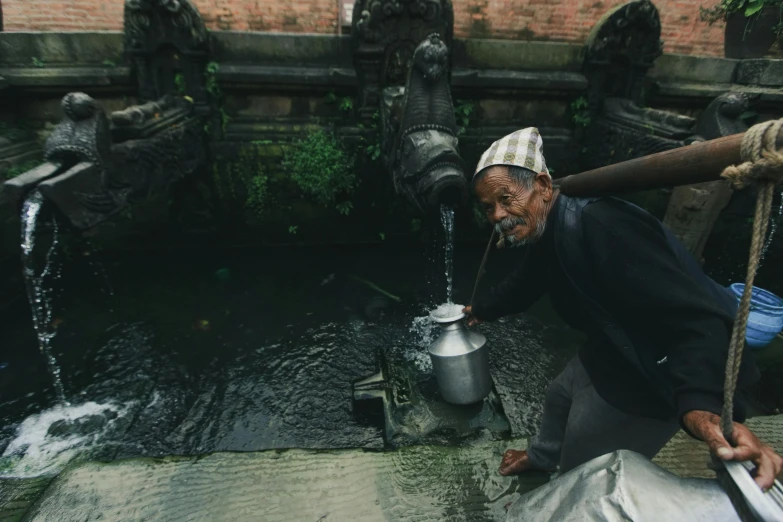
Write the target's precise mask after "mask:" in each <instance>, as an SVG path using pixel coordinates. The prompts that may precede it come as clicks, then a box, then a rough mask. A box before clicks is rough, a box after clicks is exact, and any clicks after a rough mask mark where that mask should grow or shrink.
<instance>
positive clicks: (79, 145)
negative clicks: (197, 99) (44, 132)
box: [0, 93, 205, 230]
mask: <svg viewBox="0 0 783 522" xmlns="http://www.w3.org/2000/svg"><path fill="white" fill-rule="evenodd" d="M62 110H63V119H62V121H61V122H60V123H59V124H58V125H57V126H56V127H55V129H54V131H53V132H52V134H51V135H50V136H49V138H48V139H47V140H46V144H45V146H44V158H45V160H46V162H45V163H43V164H42V165H40V166H38V167H36V168H34V169H32V170H30V171H28V172H26V173H24V174H22V175H20V176H17V177H16V178H13V179H10V180H8V181H6V182H5V183H4V184H3V185H2V186H0V203H3V202H5V203H11V204H13V205H16V206H17V208H20V207H21V204H22V202H23V200H24V198H25V197H26V196H27V195H28V194H29V193H31V192H32V191H33V190H36V189H37V190H38V191H40V193H41V194H42V195H43V196H44V197H45V198H46V199H47V200H49V201H51V202H52V203H54V205H55V207H56V208H57V209H58V210H59V211H60V212H61V213H62V214H63V215H64V216H65V217H66V218H67V220H68V221H69V222H70V223H71V224H72V225H73V226H74V227H75V228H77V229H80V230H85V229H89V228H92V227H94V226H96V225H98V224H100V223H101V222H103V221H105V220H107V219H109V218H110V217H111V216H113V215H114V214H116V213H118V212H120V211H121V210H122V209H123V208H124V207H125V206H127V205H129V204H132V203H134V202H135V201H139V200H141V199H144V198H145V197H147V196H148V195H149V194H150V193H152V192H154V191H156V190H159V189H161V188H163V187H165V186H167V185H169V184H171V183H172V182H174V181H176V180H177V179H180V178H182V177H184V176H186V175H188V174H191V173H192V172H194V171H195V170H196V169H197V168H198V167H199V166H201V165H203V164H204V162H205V156H204V144H203V143H202V141H203V139H204V136H203V134H204V133H203V121H202V119H201V118H199V117H196V116H194V114H193V107H192V104H191V102H189V101H188V100H187V99H185V98H183V97H177V96H164V97H163V98H161V99H160V100H158V101H156V102H149V103H146V104H144V105H140V106H134V107H129V108H127V109H125V110H123V111H119V112H115V113H113V114H112V115H111V122H110V120H109V118H108V117H107V116H106V113H105V112H104V111H103V109H102V108H101V107H100V105H99V104H98V103H97V102H96V101H95V100H93V99H92V98H91V97H90V96H88V95H86V94H84V93H70V94H68V95H66V96H65V97H64V98H63V100H62Z"/></svg>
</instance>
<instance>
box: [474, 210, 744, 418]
mask: <svg viewBox="0 0 783 522" xmlns="http://www.w3.org/2000/svg"><path fill="white" fill-rule="evenodd" d="M527 250H528V252H527V253H526V256H525V260H524V261H523V263H522V264H521V266H520V267H519V268H518V269H516V270H515V271H514V272H512V273H511V274H510V275H509V276H508V277H507V278H506V279H505V280H504V281H503V282H502V283H501V284H500V285H499V286H498V287H496V288H494V289H493V290H492V291H491V292H490V293H489V295H486V296H481V298H479V300H477V302H476V303H475V305H474V307H473V312H474V315H475V316H476V317H478V318H479V319H482V320H486V321H492V320H494V319H497V318H498V317H501V316H503V315H508V314H511V313H518V312H521V311H524V310H525V309H527V308H528V307H529V306H530V305H532V304H533V303H534V302H535V301H537V300H538V299H539V298H540V297H541V296H542V295H544V294H545V293H549V294H550V296H551V298H552V302H553V305H554V307H555V309H556V310H557V311H558V313H559V314H560V315H561V316H562V317H563V319H564V320H565V321H566V322H567V323H568V324H569V325H570V326H572V327H574V328H576V329H579V330H581V331H583V332H585V333H586V334H587V342H586V343H585V345H584V346H583V347H582V348H581V350H580V353H579V357H580V359H581V361H582V364H583V365H584V367H585V369H586V370H587V372H588V374H589V375H590V378H591V380H592V381H593V385H594V387H595V389H596V391H597V392H598V393H599V395H601V397H602V398H603V399H604V400H606V401H607V402H608V403H610V404H612V405H613V406H615V407H617V408H618V409H620V410H622V411H625V412H627V413H630V414H635V415H644V416H650V417H656V418H663V419H665V418H672V417H674V416H676V417H677V418H681V417H682V415H683V414H684V413H686V412H688V411H691V410H704V411H710V412H713V413H716V414H719V413H720V411H721V408H722V406H723V380H724V369H725V366H726V357H727V354H728V344H729V339H730V337H731V329H732V325H733V320H734V313H735V311H736V306H737V305H736V300H735V299H734V298H733V297H732V296H731V295H730V294H729V293H728V291H727V290H725V289H724V288H722V287H721V286H719V285H718V284H717V283H715V282H714V281H712V280H711V279H710V278H709V277H707V276H706V275H705V274H704V273H703V272H702V270H701V268H700V267H699V266H698V264H697V263H696V262H695V260H694V259H693V258H692V256H691V255H690V254H689V253H688V252H687V251H686V250H685V248H684V247H683V246H682V244H681V243H680V242H679V241H678V240H677V239H676V238H674V236H673V235H672V234H671V233H670V232H669V231H668V230H667V229H666V228H665V227H664V226H663V225H662V224H661V223H660V222H659V221H658V220H657V219H656V218H654V217H653V216H651V215H650V214H648V213H647V212H645V211H644V210H642V209H640V208H638V207H636V206H634V205H631V204H629V203H627V202H624V201H622V200H618V199H614V198H601V199H579V198H570V197H567V196H563V195H560V196H559V197H558V198H557V200H556V202H555V206H554V207H553V209H552V211H551V212H550V215H549V217H548V219H547V230H546V232H545V234H544V236H543V237H542V239H541V240H540V241H539V242H537V243H536V244H534V245H532V246H530V247H527ZM757 379H758V370H757V369H756V367H755V365H754V364H753V363H752V361H751V360H750V358H749V357H747V356H746V357H745V358H744V360H743V363H742V366H741V369H740V387H745V386H747V385H749V384H752V383H753V382H755V381H756V380H757ZM735 419H736V420H737V421H740V422H741V421H743V420H744V419H745V406H744V402H743V400H742V393H738V396H737V398H736V399H735Z"/></svg>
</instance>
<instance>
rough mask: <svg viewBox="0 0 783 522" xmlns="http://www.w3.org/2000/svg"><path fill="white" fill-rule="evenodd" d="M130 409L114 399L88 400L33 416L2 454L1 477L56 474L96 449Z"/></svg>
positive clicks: (19, 429) (61, 405)
mask: <svg viewBox="0 0 783 522" xmlns="http://www.w3.org/2000/svg"><path fill="white" fill-rule="evenodd" d="M128 411H129V408H128V407H127V406H118V405H116V404H114V403H111V402H109V403H106V404H98V403H95V402H86V403H84V404H79V405H76V406H71V405H64V404H59V405H57V406H55V407H53V408H51V409H49V410H44V411H42V412H40V413H37V414H34V415H30V416H29V417H27V418H26V419H25V420H24V421H23V422H22V423H21V424H20V425H19V426H18V427H17V429H16V437H15V438H14V439H13V440H11V442H10V443H9V444H8V446H7V447H6V449H5V451H4V452H3V453H2V455H1V456H0V478H29V477H39V476H49V475H56V474H57V473H59V472H60V471H61V470H62V469H63V468H64V467H65V466H66V465H67V464H68V463H69V462H71V461H72V460H74V459H76V458H78V457H79V455H82V454H85V453H89V452H90V450H95V449H97V447H98V446H99V445H100V444H101V439H102V438H103V437H104V436H105V435H106V434H107V433H108V432H109V431H111V429H112V428H114V427H115V425H116V422H115V421H116V420H117V419H120V418H122V417H124V416H125V414H126V413H127V412H128Z"/></svg>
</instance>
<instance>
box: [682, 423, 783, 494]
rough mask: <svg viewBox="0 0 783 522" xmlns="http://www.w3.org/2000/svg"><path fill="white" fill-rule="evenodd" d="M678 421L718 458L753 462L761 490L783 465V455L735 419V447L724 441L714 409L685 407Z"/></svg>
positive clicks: (765, 487)
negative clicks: (705, 409) (712, 410)
mask: <svg viewBox="0 0 783 522" xmlns="http://www.w3.org/2000/svg"><path fill="white" fill-rule="evenodd" d="M682 422H683V424H685V427H687V428H688V430H689V431H690V432H691V433H692V434H693V435H694V436H696V437H697V438H699V439H701V440H703V441H704V442H706V443H707V445H708V446H709V447H710V450H711V451H712V452H713V453H714V454H715V455H717V456H718V457H719V458H721V459H723V460H737V461H746V460H749V461H751V462H753V463H754V464H755V465H756V484H758V485H759V487H760V488H761V489H762V490H764V491H766V490H768V489H769V488H771V487H772V483H773V481H774V480H775V477H777V476H778V475H779V474H780V471H781V469H783V458H781V457H780V455H778V454H777V453H775V450H773V449H772V448H770V447H769V446H767V445H766V444H764V443H763V442H761V441H760V440H759V439H758V438H757V437H756V436H755V435H753V433H752V432H751V431H750V430H749V429H748V428H746V427H745V426H743V425H742V424H739V423H738V422H735V423H734V433H733V438H734V441H733V442H734V443H735V444H736V446H735V447H732V446H731V444H729V443H728V441H726V438H725V437H724V436H723V432H722V431H721V428H720V416H718V415H715V414H714V413H710V412H708V411H698V410H694V411H689V412H688V413H686V414H685V415H683V417H682Z"/></svg>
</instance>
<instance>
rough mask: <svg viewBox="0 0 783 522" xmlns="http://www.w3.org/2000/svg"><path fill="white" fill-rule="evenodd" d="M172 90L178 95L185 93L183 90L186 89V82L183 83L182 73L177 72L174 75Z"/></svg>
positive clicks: (183, 76)
mask: <svg viewBox="0 0 783 522" xmlns="http://www.w3.org/2000/svg"><path fill="white" fill-rule="evenodd" d="M174 90H175V91H176V92H177V94H179V95H180V96H184V95H185V92H186V91H187V84H186V83H185V75H184V74H182V73H177V74H176V75H175V76H174Z"/></svg>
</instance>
